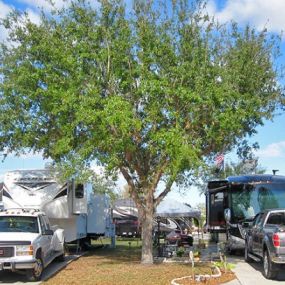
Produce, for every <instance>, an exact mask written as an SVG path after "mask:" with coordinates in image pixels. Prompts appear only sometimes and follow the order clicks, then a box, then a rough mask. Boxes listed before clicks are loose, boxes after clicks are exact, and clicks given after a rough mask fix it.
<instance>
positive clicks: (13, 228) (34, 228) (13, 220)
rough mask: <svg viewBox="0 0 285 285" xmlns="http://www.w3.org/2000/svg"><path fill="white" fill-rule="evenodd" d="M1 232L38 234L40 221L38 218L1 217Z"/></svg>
mask: <svg viewBox="0 0 285 285" xmlns="http://www.w3.org/2000/svg"><path fill="white" fill-rule="evenodd" d="M0 232H29V233H38V232H39V227H38V221H37V218H36V217H20V216H1V217H0Z"/></svg>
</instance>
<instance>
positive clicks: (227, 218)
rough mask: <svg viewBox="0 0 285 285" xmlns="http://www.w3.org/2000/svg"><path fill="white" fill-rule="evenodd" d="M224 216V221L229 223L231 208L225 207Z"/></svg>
mask: <svg viewBox="0 0 285 285" xmlns="http://www.w3.org/2000/svg"><path fill="white" fill-rule="evenodd" d="M224 217H225V221H226V222H227V223H229V222H230V220H231V217H232V213H231V209H230V208H226V209H225V210H224Z"/></svg>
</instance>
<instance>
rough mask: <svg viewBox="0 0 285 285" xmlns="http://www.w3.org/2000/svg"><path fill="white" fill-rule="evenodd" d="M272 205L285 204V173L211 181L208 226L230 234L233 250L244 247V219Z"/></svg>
mask: <svg viewBox="0 0 285 285" xmlns="http://www.w3.org/2000/svg"><path fill="white" fill-rule="evenodd" d="M272 208H275V209H280V208H285V176H279V175H268V174H260V175H257V174H256V175H243V176H231V177H228V178H227V179H224V180H212V181H209V182H208V187H207V192H206V214H207V228H208V229H209V231H210V232H211V233H213V234H214V235H216V236H219V235H222V234H226V246H227V249H228V250H229V252H232V253H233V252H234V251H236V250H240V249H244V247H245V234H246V228H245V227H244V223H247V222H248V221H251V220H253V218H254V217H255V216H256V215H257V214H258V213H259V212H261V211H263V210H266V209H272Z"/></svg>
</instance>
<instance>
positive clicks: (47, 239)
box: [39, 215, 53, 263]
mask: <svg viewBox="0 0 285 285" xmlns="http://www.w3.org/2000/svg"><path fill="white" fill-rule="evenodd" d="M39 221H40V228H41V234H42V237H41V249H42V258H43V262H44V263H46V262H47V261H48V259H49V257H50V256H51V254H52V248H51V240H52V236H53V235H52V234H51V232H50V234H47V233H48V232H49V231H50V227H49V224H48V223H47V220H46V219H45V216H43V215H42V216H39Z"/></svg>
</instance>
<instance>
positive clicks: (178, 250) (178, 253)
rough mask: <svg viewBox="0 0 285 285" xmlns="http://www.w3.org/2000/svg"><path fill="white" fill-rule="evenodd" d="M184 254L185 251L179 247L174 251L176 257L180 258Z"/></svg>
mask: <svg viewBox="0 0 285 285" xmlns="http://www.w3.org/2000/svg"><path fill="white" fill-rule="evenodd" d="M184 253H185V249H184V248H183V247H179V248H178V249H177V250H176V255H177V256H178V257H182V256H183V255H184Z"/></svg>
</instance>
